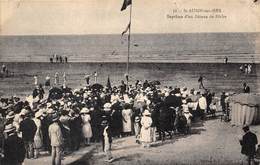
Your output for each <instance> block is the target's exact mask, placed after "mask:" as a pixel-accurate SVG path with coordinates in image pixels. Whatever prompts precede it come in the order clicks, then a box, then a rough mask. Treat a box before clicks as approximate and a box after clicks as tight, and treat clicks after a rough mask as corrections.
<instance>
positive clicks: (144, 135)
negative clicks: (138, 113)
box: [140, 110, 153, 147]
mask: <svg viewBox="0 0 260 165" xmlns="http://www.w3.org/2000/svg"><path fill="white" fill-rule="evenodd" d="M141 125H142V128H141V133H140V141H141V142H142V144H143V147H150V143H151V142H152V141H153V139H152V129H151V126H152V118H151V113H150V112H149V111H148V110H145V111H144V113H143V117H142V119H141Z"/></svg>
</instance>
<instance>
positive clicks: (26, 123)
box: [20, 118, 37, 142]
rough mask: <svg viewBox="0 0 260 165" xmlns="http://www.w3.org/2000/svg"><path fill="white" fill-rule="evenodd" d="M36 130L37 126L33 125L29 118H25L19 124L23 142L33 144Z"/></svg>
mask: <svg viewBox="0 0 260 165" xmlns="http://www.w3.org/2000/svg"><path fill="white" fill-rule="evenodd" d="M36 130H37V126H36V125H35V123H34V121H33V120H32V119H30V118H25V119H24V120H23V121H22V122H21V123H20V131H21V132H22V137H23V140H24V141H31V142H33V139H34V135H35V133H36Z"/></svg>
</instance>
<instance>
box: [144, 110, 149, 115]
mask: <svg viewBox="0 0 260 165" xmlns="http://www.w3.org/2000/svg"><path fill="white" fill-rule="evenodd" d="M143 115H144V116H149V115H151V113H150V112H149V111H148V110H145V111H144V113H143Z"/></svg>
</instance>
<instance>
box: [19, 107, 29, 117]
mask: <svg viewBox="0 0 260 165" xmlns="http://www.w3.org/2000/svg"><path fill="white" fill-rule="evenodd" d="M28 113H29V111H28V110H26V109H22V110H21V113H20V114H21V115H23V116H25V115H27V114H28Z"/></svg>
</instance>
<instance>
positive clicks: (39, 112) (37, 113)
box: [34, 111, 42, 118]
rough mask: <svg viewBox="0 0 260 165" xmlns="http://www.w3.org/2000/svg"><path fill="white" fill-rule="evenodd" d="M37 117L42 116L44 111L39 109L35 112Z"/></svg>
mask: <svg viewBox="0 0 260 165" xmlns="http://www.w3.org/2000/svg"><path fill="white" fill-rule="evenodd" d="M34 116H35V117H36V118H39V117H40V116H42V112H41V111H38V112H36V113H35V115H34Z"/></svg>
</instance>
